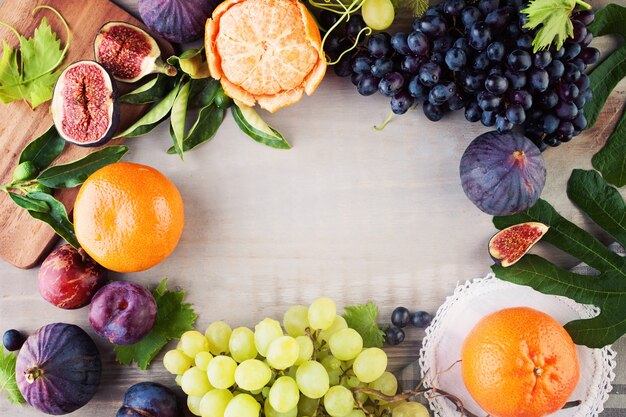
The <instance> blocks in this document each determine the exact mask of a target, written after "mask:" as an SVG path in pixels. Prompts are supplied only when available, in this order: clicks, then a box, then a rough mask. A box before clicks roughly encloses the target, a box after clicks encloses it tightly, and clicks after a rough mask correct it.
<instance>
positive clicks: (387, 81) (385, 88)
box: [378, 72, 404, 97]
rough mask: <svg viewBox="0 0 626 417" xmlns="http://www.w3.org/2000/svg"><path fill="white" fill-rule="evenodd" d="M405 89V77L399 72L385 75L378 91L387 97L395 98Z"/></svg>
mask: <svg viewBox="0 0 626 417" xmlns="http://www.w3.org/2000/svg"><path fill="white" fill-rule="evenodd" d="M402 87H404V77H403V76H402V74H400V73H399V72H390V73H387V74H385V76H384V77H383V78H381V80H380V82H379V83H378V91H379V92H380V94H382V95H383V96H386V97H392V96H395V95H396V94H398V93H399V92H400V90H402Z"/></svg>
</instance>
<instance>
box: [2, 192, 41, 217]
mask: <svg viewBox="0 0 626 417" xmlns="http://www.w3.org/2000/svg"><path fill="white" fill-rule="evenodd" d="M9 197H11V200H13V202H14V203H15V204H17V205H18V206H20V207H21V208H23V209H26V210H28V211H36V212H39V213H50V206H49V205H48V203H46V202H45V201H40V200H36V199H34V198H32V197H29V196H28V195H21V194H16V193H13V192H10V191H9Z"/></svg>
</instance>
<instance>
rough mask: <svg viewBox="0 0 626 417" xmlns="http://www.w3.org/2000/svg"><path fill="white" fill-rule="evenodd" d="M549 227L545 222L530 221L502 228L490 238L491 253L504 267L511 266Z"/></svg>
mask: <svg viewBox="0 0 626 417" xmlns="http://www.w3.org/2000/svg"><path fill="white" fill-rule="evenodd" d="M549 228H550V227H549V226H546V225H545V224H543V223H538V222H528V223H520V224H516V225H514V226H510V227H507V228H506V229H503V230H500V231H499V232H498V233H496V234H495V235H494V236H493V237H492V238H491V240H489V254H490V255H491V256H492V257H493V258H494V259H495V260H497V261H499V262H500V265H502V266H503V267H505V268H506V267H507V266H511V265H513V264H514V263H515V262H517V261H519V260H520V259H521V258H522V256H524V255H525V254H526V252H528V251H529V250H530V248H532V247H533V246H534V245H535V243H537V242H539V239H541V238H542V237H543V235H545V234H546V232H547V231H548V229H549Z"/></svg>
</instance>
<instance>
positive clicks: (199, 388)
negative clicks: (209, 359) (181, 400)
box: [180, 366, 213, 397]
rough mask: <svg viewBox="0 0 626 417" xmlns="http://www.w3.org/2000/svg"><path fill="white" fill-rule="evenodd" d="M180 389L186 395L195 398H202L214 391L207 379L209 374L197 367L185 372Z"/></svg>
mask: <svg viewBox="0 0 626 417" xmlns="http://www.w3.org/2000/svg"><path fill="white" fill-rule="evenodd" d="M180 387H181V388H182V389H183V392H184V393H185V394H187V395H191V396H194V397H202V396H203V395H204V394H206V393H207V392H208V391H210V390H212V389H213V386H212V385H211V383H210V382H209V380H208V378H207V373H206V372H204V371H203V370H201V369H198V368H197V367H195V366H194V367H193V368H189V369H187V370H186V371H185V373H184V374H183V376H182V377H181V379H180Z"/></svg>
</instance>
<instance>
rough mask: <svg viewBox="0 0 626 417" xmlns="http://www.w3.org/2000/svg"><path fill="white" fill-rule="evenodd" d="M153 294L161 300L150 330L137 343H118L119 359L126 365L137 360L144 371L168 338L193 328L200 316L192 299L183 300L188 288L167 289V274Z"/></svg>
mask: <svg viewBox="0 0 626 417" xmlns="http://www.w3.org/2000/svg"><path fill="white" fill-rule="evenodd" d="M152 295H153V296H154V299H155V300H156V303H157V318H156V322H155V323H154V327H153V328H152V330H151V331H150V333H148V335H147V336H146V337H144V338H143V339H141V340H140V341H139V342H137V343H135V344H132V345H125V346H115V352H116V355H115V360H117V361H118V362H119V363H121V364H123V365H130V364H131V363H133V362H136V363H137V366H139V368H140V369H142V370H144V371H145V370H146V369H147V368H148V365H150V362H152V359H154V357H155V356H156V355H157V354H158V353H159V352H160V351H161V349H163V347H164V346H165V345H166V344H167V342H169V341H170V340H171V339H175V338H179V337H180V336H181V335H182V334H183V333H184V332H186V331H187V330H192V329H193V325H194V323H195V322H196V318H197V317H198V316H197V315H196V313H195V312H194V310H193V306H192V305H191V304H190V303H183V298H185V292H183V291H169V290H168V289H167V278H165V279H163V280H162V281H161V282H160V283H159V285H158V286H157V287H156V289H155V290H154V291H153V292H152Z"/></svg>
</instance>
